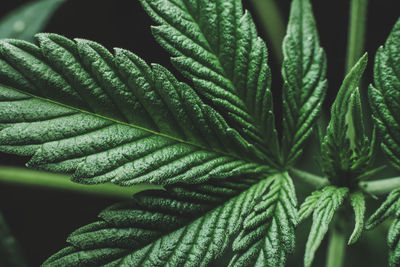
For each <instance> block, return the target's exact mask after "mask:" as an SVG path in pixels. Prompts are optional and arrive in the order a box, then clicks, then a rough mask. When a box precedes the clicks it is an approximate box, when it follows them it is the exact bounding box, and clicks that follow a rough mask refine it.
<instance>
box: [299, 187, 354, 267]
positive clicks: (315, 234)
mask: <svg viewBox="0 0 400 267" xmlns="http://www.w3.org/2000/svg"><path fill="white" fill-rule="evenodd" d="M348 192H349V189H348V188H346V187H335V186H327V187H325V188H323V189H322V193H321V195H320V198H319V200H318V202H317V204H316V206H315V209H314V212H313V223H312V226H311V230H310V234H309V236H308V240H307V244H306V252H305V255H304V266H305V267H310V266H311V264H312V262H313V260H314V255H315V252H316V250H317V249H318V247H319V245H320V244H321V242H322V240H323V238H324V237H325V234H326V232H327V231H328V228H329V223H330V222H331V220H332V218H333V215H334V214H335V212H336V211H337V209H338V208H339V207H340V206H341V205H342V203H343V200H344V199H345V198H346V196H347V195H348Z"/></svg>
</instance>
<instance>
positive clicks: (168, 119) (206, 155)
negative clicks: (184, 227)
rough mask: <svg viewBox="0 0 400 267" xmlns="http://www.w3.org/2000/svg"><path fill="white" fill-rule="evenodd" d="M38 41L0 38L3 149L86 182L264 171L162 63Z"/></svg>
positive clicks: (44, 38) (81, 43)
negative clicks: (153, 63)
mask: <svg viewBox="0 0 400 267" xmlns="http://www.w3.org/2000/svg"><path fill="white" fill-rule="evenodd" d="M37 38H38V41H39V43H40V47H37V46H34V45H32V44H29V43H27V42H24V41H17V40H6V41H1V42H0V79H1V83H0V88H1V90H0V122H1V128H2V130H1V131H0V144H1V146H0V149H1V151H5V152H9V153H16V154H20V155H25V156H33V157H32V159H31V160H30V161H29V162H28V165H29V166H32V167H37V168H42V169H45V170H49V171H57V172H74V176H73V180H75V181H77V182H82V183H89V184H91V183H103V182H109V181H111V182H113V183H117V184H121V185H131V184H136V183H144V182H149V183H158V184H170V183H176V182H188V183H200V182H202V181H205V180H207V179H209V178H210V177H215V178H217V177H220V178H222V177H228V176H232V175H238V174H245V173H260V172H264V173H265V172H267V171H269V168H268V167H266V166H264V165H263V164H260V163H262V162H261V161H260V160H258V161H257V158H256V156H254V154H252V151H250V152H249V150H248V146H247V145H246V144H245V143H244V141H243V139H241V138H240V137H239V136H238V135H237V132H236V131H235V130H233V129H232V128H230V127H229V126H227V123H226V122H225V120H224V119H223V118H222V117H221V115H220V114H219V113H218V112H217V111H216V110H214V109H213V108H211V107H210V106H208V105H207V104H205V103H203V102H202V101H201V100H200V98H199V97H198V96H197V95H196V94H195V92H194V91H193V90H192V89H191V88H190V87H189V86H188V85H186V84H184V83H180V82H178V81H177V80H176V79H175V78H174V77H173V76H172V74H171V73H170V72H168V71H167V70H166V69H165V68H163V67H161V66H159V65H153V66H152V68H150V67H149V66H147V65H146V64H145V63H144V62H143V61H142V60H141V59H140V58H138V57H137V56H135V55H133V54H132V53H130V52H128V51H126V50H123V49H116V50H115V56H113V55H112V54H110V53H109V52H108V51H107V50H106V49H105V48H103V47H102V46H101V45H99V44H97V43H94V42H91V41H87V40H82V39H77V40H76V42H73V41H71V40H69V39H66V38H64V37H61V36H59V35H55V34H39V35H37ZM247 152H248V153H247ZM249 160H251V161H249Z"/></svg>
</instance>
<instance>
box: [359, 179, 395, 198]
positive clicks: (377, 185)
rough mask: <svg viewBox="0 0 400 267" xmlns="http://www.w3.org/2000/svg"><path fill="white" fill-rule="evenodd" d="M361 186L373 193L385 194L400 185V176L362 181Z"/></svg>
mask: <svg viewBox="0 0 400 267" xmlns="http://www.w3.org/2000/svg"><path fill="white" fill-rule="evenodd" d="M359 186H360V187H361V188H362V189H364V191H365V192H367V193H370V194H372V195H384V194H387V193H390V192H391V191H392V190H394V189H396V188H399V187H400V177H393V178H387V179H382V180H375V181H365V182H360V183H359Z"/></svg>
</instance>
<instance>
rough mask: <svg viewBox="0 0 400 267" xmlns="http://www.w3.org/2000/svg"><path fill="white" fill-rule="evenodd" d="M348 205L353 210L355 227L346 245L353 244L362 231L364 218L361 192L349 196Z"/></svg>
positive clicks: (363, 197) (362, 194)
mask: <svg viewBox="0 0 400 267" xmlns="http://www.w3.org/2000/svg"><path fill="white" fill-rule="evenodd" d="M350 204H351V206H352V207H353V210H354V218H355V226H354V230H353V233H352V234H351V236H350V238H349V241H348V244H349V245H351V244H354V243H355V242H356V241H357V240H358V239H359V238H360V236H361V233H362V231H363V230H364V217H365V196H364V193H363V192H361V191H357V192H354V193H351V194H350Z"/></svg>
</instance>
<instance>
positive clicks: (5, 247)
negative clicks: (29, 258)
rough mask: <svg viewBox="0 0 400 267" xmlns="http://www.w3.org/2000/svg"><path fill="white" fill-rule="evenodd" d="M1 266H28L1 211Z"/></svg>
mask: <svg viewBox="0 0 400 267" xmlns="http://www.w3.org/2000/svg"><path fill="white" fill-rule="evenodd" d="M0 266H7V267H24V266H27V264H26V262H25V261H24V258H23V257H22V255H21V251H20V250H19V246H18V244H17V241H16V240H15V238H14V236H13V235H12V234H11V232H10V229H9V228H8V225H7V223H6V221H5V219H4V217H3V214H2V213H0Z"/></svg>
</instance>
